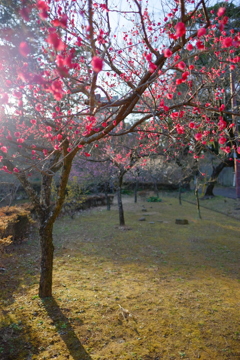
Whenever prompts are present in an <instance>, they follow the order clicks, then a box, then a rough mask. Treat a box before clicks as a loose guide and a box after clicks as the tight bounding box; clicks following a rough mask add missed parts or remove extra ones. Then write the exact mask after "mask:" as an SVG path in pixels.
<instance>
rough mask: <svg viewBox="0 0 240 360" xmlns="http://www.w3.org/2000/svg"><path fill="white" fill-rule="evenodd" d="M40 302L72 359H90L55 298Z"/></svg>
mask: <svg viewBox="0 0 240 360" xmlns="http://www.w3.org/2000/svg"><path fill="white" fill-rule="evenodd" d="M42 303H43V306H44V307H45V309H46V311H47V313H48V315H49V316H50V318H51V319H52V321H53V323H54V325H55V327H56V329H58V333H59V335H60V336H61V338H62V340H63V341H64V342H65V344H66V346H67V348H68V351H69V353H70V355H71V356H72V358H73V359H74V360H79V359H81V360H92V358H91V356H90V355H89V354H88V353H87V352H86V350H85V349H84V347H83V346H82V344H81V342H80V341H79V339H78V337H77V335H76V334H75V332H74V330H73V328H72V326H71V323H70V321H69V319H68V318H67V317H66V316H65V315H64V314H63V312H62V311H61V309H60V308H59V306H58V304H57V302H56V301H55V299H54V298H47V299H44V300H43V301H42Z"/></svg>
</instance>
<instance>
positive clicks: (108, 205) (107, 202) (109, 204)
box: [104, 182, 111, 211]
mask: <svg viewBox="0 0 240 360" xmlns="http://www.w3.org/2000/svg"><path fill="white" fill-rule="evenodd" d="M108 189H109V183H108V182H105V183H104V193H105V197H106V204H107V210H108V211H110V209H111V202H110V197H109V196H108Z"/></svg>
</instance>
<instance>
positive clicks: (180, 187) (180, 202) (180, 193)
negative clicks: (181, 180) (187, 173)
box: [178, 184, 182, 205]
mask: <svg viewBox="0 0 240 360" xmlns="http://www.w3.org/2000/svg"><path fill="white" fill-rule="evenodd" d="M178 201H179V205H182V185H181V184H179V188H178Z"/></svg>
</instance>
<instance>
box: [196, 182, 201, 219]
mask: <svg viewBox="0 0 240 360" xmlns="http://www.w3.org/2000/svg"><path fill="white" fill-rule="evenodd" d="M195 196H196V200H197V210H198V217H199V219H202V216H201V210H200V202H199V196H198V187H196V189H195Z"/></svg>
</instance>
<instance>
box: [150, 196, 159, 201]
mask: <svg viewBox="0 0 240 360" xmlns="http://www.w3.org/2000/svg"><path fill="white" fill-rule="evenodd" d="M161 201H162V199H160V198H159V197H157V196H150V197H149V198H147V202H161Z"/></svg>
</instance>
